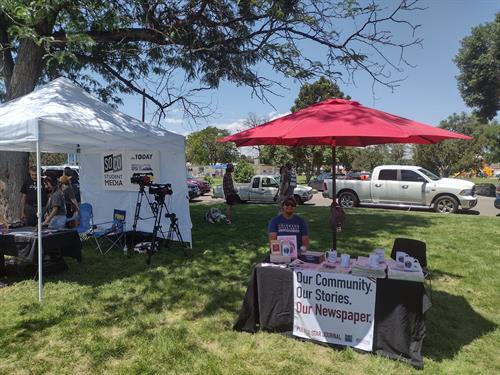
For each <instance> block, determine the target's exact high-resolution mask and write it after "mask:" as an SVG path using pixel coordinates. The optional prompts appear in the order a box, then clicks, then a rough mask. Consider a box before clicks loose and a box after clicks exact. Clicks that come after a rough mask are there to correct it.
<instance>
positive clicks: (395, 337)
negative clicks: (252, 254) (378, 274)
mask: <svg viewBox="0 0 500 375" xmlns="http://www.w3.org/2000/svg"><path fill="white" fill-rule="evenodd" d="M375 298H376V299H375V325H374V332H373V352H375V353H377V354H380V355H385V356H388V357H390V358H394V359H400V360H405V361H407V362H409V363H410V364H411V365H413V366H414V367H417V368H423V358H422V354H421V349H422V342H423V340H424V336H425V312H426V311H427V310H428V309H429V308H430V307H431V302H430V299H429V298H428V296H427V294H426V292H425V288H424V286H423V284H422V283H416V282H409V281H399V280H388V279H377V294H376V297H375ZM259 328H260V329H262V330H266V331H273V332H291V331H292V329H293V271H292V270H291V269H287V268H276V267H261V266H257V267H255V269H254V270H253V273H252V277H251V279H250V283H249V285H248V289H247V292H246V294H245V299H244V300H243V306H242V308H241V311H240V315H239V316H238V319H237V321H236V323H235V325H234V329H235V330H239V331H246V332H256V331H257V330H258V329H259Z"/></svg>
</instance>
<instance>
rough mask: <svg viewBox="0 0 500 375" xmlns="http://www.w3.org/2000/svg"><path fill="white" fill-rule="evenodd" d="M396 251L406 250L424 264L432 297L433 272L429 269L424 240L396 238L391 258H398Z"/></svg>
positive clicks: (424, 271) (425, 276) (423, 267)
mask: <svg viewBox="0 0 500 375" xmlns="http://www.w3.org/2000/svg"><path fill="white" fill-rule="evenodd" d="M396 251H404V252H405V253H406V254H408V255H409V256H411V257H413V258H415V259H417V260H418V262H419V263H420V265H421V266H422V271H423V273H424V278H425V279H427V280H429V288H430V291H431V298H432V284H431V273H430V272H429V270H428V269H427V245H426V244H425V242H423V241H419V240H413V239H411V238H401V237H399V238H396V239H395V240H394V244H393V245H392V252H391V258H392V259H396Z"/></svg>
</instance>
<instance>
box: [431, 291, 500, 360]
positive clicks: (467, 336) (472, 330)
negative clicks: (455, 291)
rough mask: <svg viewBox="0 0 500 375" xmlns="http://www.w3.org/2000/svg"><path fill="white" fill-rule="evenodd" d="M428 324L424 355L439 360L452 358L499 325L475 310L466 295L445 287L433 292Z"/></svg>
mask: <svg viewBox="0 0 500 375" xmlns="http://www.w3.org/2000/svg"><path fill="white" fill-rule="evenodd" d="M443 322H446V324H443ZM426 325H427V334H426V337H425V340H424V345H423V355H424V356H425V357H429V358H432V359H433V360H435V361H438V362H440V361H444V360H448V359H452V358H453V357H455V356H456V355H457V354H458V352H459V351H460V350H461V349H462V348H463V347H464V346H466V345H468V344H470V343H471V342H473V341H474V340H477V339H479V338H481V337H482V336H484V335H486V334H488V333H490V332H492V331H494V330H495V329H496V328H497V325H496V324H495V323H493V322H491V321H489V320H487V319H485V318H483V317H482V316H481V315H480V314H478V313H477V312H476V311H474V309H473V308H472V307H471V305H470V304H469V303H468V302H467V300H466V299H465V298H464V297H462V296H457V295H451V294H448V293H445V292H441V291H434V292H433V298H432V308H431V309H430V310H429V311H428V312H427V315H426Z"/></svg>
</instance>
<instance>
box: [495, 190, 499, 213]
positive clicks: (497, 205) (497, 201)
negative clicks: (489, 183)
mask: <svg viewBox="0 0 500 375" xmlns="http://www.w3.org/2000/svg"><path fill="white" fill-rule="evenodd" d="M496 196H497V199H495V207H496V208H498V209H499V210H500V185H497V188H496Z"/></svg>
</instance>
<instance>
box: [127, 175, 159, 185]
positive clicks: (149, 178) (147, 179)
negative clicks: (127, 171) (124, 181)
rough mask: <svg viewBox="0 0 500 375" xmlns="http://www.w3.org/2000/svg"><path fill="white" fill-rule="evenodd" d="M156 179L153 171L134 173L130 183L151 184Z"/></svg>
mask: <svg viewBox="0 0 500 375" xmlns="http://www.w3.org/2000/svg"><path fill="white" fill-rule="evenodd" d="M153 180H154V175H153V173H151V172H149V173H134V174H133V175H132V177H130V183H132V184H137V185H148V186H149V185H151V184H152V183H153Z"/></svg>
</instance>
